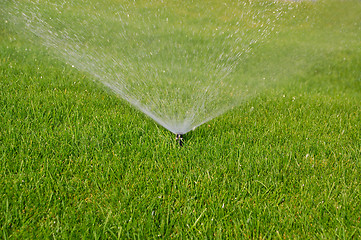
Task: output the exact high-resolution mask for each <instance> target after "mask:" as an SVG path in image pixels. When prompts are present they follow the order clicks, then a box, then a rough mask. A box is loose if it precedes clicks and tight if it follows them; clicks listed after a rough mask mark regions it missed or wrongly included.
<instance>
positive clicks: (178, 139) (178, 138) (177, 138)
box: [175, 134, 183, 147]
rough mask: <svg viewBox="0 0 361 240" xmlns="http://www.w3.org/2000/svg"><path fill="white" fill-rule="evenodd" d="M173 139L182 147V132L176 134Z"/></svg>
mask: <svg viewBox="0 0 361 240" xmlns="http://www.w3.org/2000/svg"><path fill="white" fill-rule="evenodd" d="M175 139H176V140H177V142H178V144H179V146H180V147H182V146H183V134H177V136H176V137H175Z"/></svg>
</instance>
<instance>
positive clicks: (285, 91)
mask: <svg viewBox="0 0 361 240" xmlns="http://www.w3.org/2000/svg"><path fill="white" fill-rule="evenodd" d="M353 3H354V8H356V7H358V9H360V4H359V2H353ZM357 4H358V5H357ZM356 10H357V8H356ZM356 10H354V11H355V12H357V11H356ZM331 15H332V14H331ZM332 16H334V15H332ZM341 16H342V15H341ZM351 16H352V15H351ZM334 17H335V18H337V16H334ZM352 17H355V16H352ZM0 19H1V18H0ZM1 20H2V19H1ZM347 20H350V19H349V18H347ZM357 21H358V22H357ZM321 22H322V18H321V19H320V23H321ZM355 22H356V23H355V24H347V25H346V26H348V27H345V28H341V29H342V30H343V31H344V33H343V34H345V36H348V37H351V36H354V37H355V40H354V41H353V40H352V39H349V41H348V42H347V44H342V45H332V43H333V41H331V43H329V45H325V44H323V43H322V42H321V41H320V42H319V44H320V47H319V48H317V49H318V51H319V52H316V53H317V56H316V57H315V58H313V62H312V65H311V66H309V67H308V68H305V69H300V70H299V71H297V72H296V73H295V74H293V75H292V79H290V80H289V83H288V84H285V83H284V81H283V84H282V86H279V87H277V88H273V89H268V90H265V91H264V92H262V93H260V94H259V95H257V96H255V97H254V98H251V99H249V100H248V101H245V102H244V103H243V104H242V105H241V106H239V107H237V108H234V109H233V110H232V111H230V112H228V113H226V114H224V115H222V116H220V117H219V118H216V119H214V120H212V121H211V122H208V123H206V124H204V125H202V126H200V127H199V128H197V129H196V130H195V131H192V132H189V133H188V134H187V135H186V136H185V138H186V140H185V146H184V147H183V148H179V147H178V146H177V145H176V142H175V139H174V138H175V137H174V135H173V134H171V133H170V132H168V131H167V130H165V129H163V128H162V127H160V126H158V125H157V124H155V123H154V122H153V121H152V120H150V119H149V118H147V117H146V116H144V115H143V114H142V113H140V112H138V111H137V110H134V109H133V108H132V107H130V106H129V104H127V103H126V102H124V101H121V100H119V98H118V97H116V96H115V95H114V94H109V91H108V90H106V89H104V88H103V87H102V86H100V85H98V84H96V83H94V82H93V81H92V79H90V78H89V76H88V75H85V74H84V73H82V72H79V71H77V70H76V69H75V68H71V67H70V66H69V65H66V64H63V63H62V62H60V61H57V60H54V58H53V57H52V55H48V53H47V51H45V50H44V49H43V48H41V47H39V46H36V45H33V44H31V43H29V42H27V41H25V40H22V38H21V37H20V36H18V35H17V34H15V33H14V32H12V31H10V30H9V29H8V28H7V25H6V24H4V22H1V23H0V236H1V237H0V238H4V239H43V238H71V239H79V238H84V239H92V238H94V239H97V238H98V239H106V238H114V239H116V238H120V239H133V238H139V239H145V238H150V239H157V238H161V239H162V238H164V239H169V238H195V239H198V238H208V239H216V238H222V239H229V238H235V239H241V238H266V239H267V238H272V239H273V238H275V239H277V238H286V239H290V238H291V239H293V238H296V239H297V238H300V239H320V238H324V239H332V238H342V239H357V238H360V237H361V217H360V216H361V215H360V212H361V184H360V183H361V177H360V176H361V105H360V102H361V71H360V69H361V57H360V56H361V43H360V42H359V41H357V39H360V37H361V33H360V31H361V28H360V17H358V18H355ZM338 24H339V25H342V23H337V24H335V25H331V26H330V25H327V23H325V27H328V28H330V29H331V30H334V31H335V32H337V31H339V29H340V28H339V25H338ZM320 29H322V25H321V26H320ZM316 35H317V34H314V35H312V34H310V35H307V36H304V39H309V38H312V37H315V36H316ZM334 36H339V35H334ZM320 39H324V37H322V36H320ZM298 40H299V41H300V42H302V39H298ZM295 41H296V40H295ZM334 42H336V43H339V42H342V39H341V40H339V41H336V40H335V41H334ZM281 44H282V43H280V45H281ZM326 44H327V43H326ZM270 49H271V47H270ZM316 53H315V54H316ZM305 54H306V53H305ZM307 54H308V53H307Z"/></svg>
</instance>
